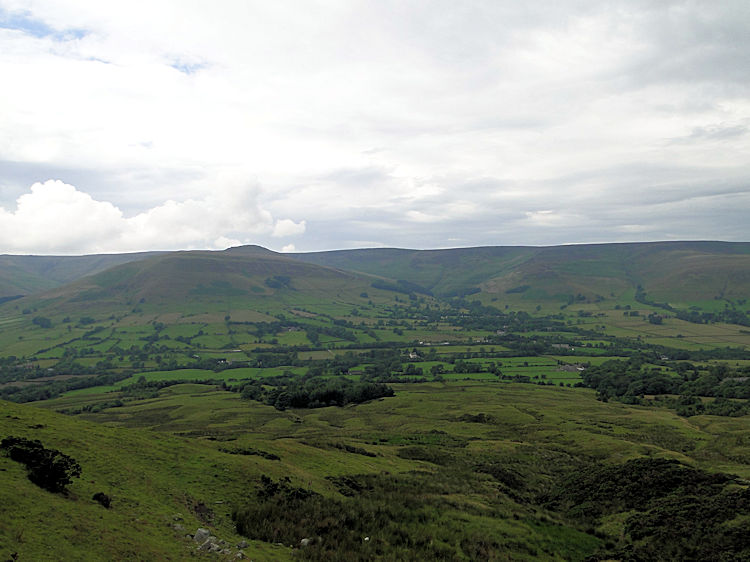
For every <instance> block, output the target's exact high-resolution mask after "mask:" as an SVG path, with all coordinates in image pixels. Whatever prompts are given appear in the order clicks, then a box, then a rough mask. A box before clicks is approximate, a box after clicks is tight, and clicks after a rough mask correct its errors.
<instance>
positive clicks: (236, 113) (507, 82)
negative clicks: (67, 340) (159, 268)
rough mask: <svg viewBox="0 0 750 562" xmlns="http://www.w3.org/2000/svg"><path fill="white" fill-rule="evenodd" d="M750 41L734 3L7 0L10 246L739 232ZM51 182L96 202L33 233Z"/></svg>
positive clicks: (277, 244)
mask: <svg viewBox="0 0 750 562" xmlns="http://www.w3.org/2000/svg"><path fill="white" fill-rule="evenodd" d="M747 29H750V10H748V9H747V3H746V2H744V1H734V0H726V1H722V2H692V1H688V0H684V1H683V0H667V1H664V2H651V1H646V0H643V1H641V0H627V1H626V0H604V1H600V2H594V1H591V2H589V1H583V2H564V3H559V4H555V5H552V4H550V3H544V4H536V3H519V2H516V1H510V0H507V1H504V0H487V1H483V0H476V1H472V2H467V3H459V4H457V3H455V2H448V1H447V0H436V1H435V2H430V3H408V2H407V3H404V2H395V1H389V0H385V1H382V2H370V1H357V0H347V1H336V0H330V1H329V0H326V1H324V2H316V3H308V2H301V3H291V4H288V3H278V2H277V3H274V2H266V3H262V2H261V3H248V2H245V1H243V0H226V1H224V2H222V3H221V4H220V5H211V4H208V3H192V2H191V3H185V2H177V1H176V0H152V1H149V2H144V1H140V0H134V1H133V2H130V3H128V4H127V5H124V4H123V5H121V6H120V5H116V4H113V3H106V2H104V3H103V2H94V1H93V0H37V1H35V2H33V3H29V2H24V1H21V0H0V75H1V76H3V88H0V107H2V108H3V111H0V206H2V207H4V208H5V209H7V210H6V211H4V212H3V214H2V215H0V221H1V222H0V232H2V233H3V235H2V238H0V252H17V251H29V252H41V251H58V250H55V248H65V251H69V252H74V251H78V252H84V251H89V250H88V249H90V248H92V247H93V246H92V242H91V238H92V236H93V234H92V233H94V232H96V231H97V228H99V227H101V228H102V229H103V230H102V233H100V234H99V238H100V240H101V241H102V242H101V244H100V245H98V246H97V247H100V248H102V249H106V250H108V251H115V250H118V249H121V248H135V247H138V249H151V248H154V249H156V248H162V247H166V246H169V247H178V246H180V247H182V246H181V245H182V244H187V245H190V246H191V247H205V248H214V247H217V246H221V245H222V244H225V243H226V244H229V243H234V242H237V241H239V242H245V241H247V242H253V243H258V244H263V245H268V246H271V247H273V248H281V247H284V246H288V245H289V244H290V242H289V241H288V240H284V237H287V236H295V239H294V245H295V247H296V248H298V249H299V250H301V251H305V250H318V249H331V248H339V247H356V246H362V245H372V246H382V245H388V246H409V247H447V246H459V245H460V246H470V245H480V244H560V243H574V242H594V241H596V242H606V241H623V240H653V239H674V238H683V239H684V238H690V239H725V240H748V236H749V232H748V229H747V226H746V223H747V220H746V218H745V216H744V215H745V214H746V213H747V211H750V161H748V158H747V154H750V101H749V100H750V73H748V72H747V61H748V60H750V35H749V34H748V33H747ZM49 178H58V179H60V180H61V181H63V182H65V183H67V184H71V185H75V186H76V192H77V193H78V195H76V194H73V195H70V197H68V198H66V199H64V200H63V201H59V202H58V203H54V205H67V206H68V207H70V206H74V203H73V201H74V200H75V201H76V202H77V203H75V205H80V206H85V205H93V203H97V202H99V203H101V204H102V205H106V203H105V202H108V203H109V205H110V206H111V208H105V207H104V206H101V207H99V206H96V210H97V212H96V213H93V214H92V216H91V219H90V220H88V219H87V220H80V221H71V223H70V224H69V225H68V229H67V230H66V233H65V235H64V236H62V235H61V236H60V237H58V238H59V240H61V241H62V240H65V243H64V244H59V245H57V246H55V245H54V244H52V242H51V241H50V240H49V237H47V236H37V235H35V234H32V233H28V232H26V231H24V230H22V228H23V227H24V225H28V224H34V225H36V224H37V222H35V221H38V217H41V216H42V210H41V208H40V209H38V210H36V211H35V212H34V213H32V214H27V212H26V211H25V210H24V208H23V207H22V206H21V200H22V199H21V198H23V197H25V196H27V195H28V196H29V197H32V199H33V197H35V195H34V193H35V192H34V191H32V192H31V193H28V190H29V186H30V185H32V184H37V183H39V182H46V180H48V179H49ZM227 178H229V179H227ZM246 178H250V179H251V182H250V184H251V185H253V186H256V187H254V188H251V189H248V188H245V187H243V188H235V187H232V186H238V185H239V186H245V185H247V181H246ZM260 185H262V189H260V188H258V187H257V186H260ZM86 194H88V195H89V196H90V199H91V201H93V203H87V202H86V201H85V195H86ZM58 195H59V196H62V195H63V193H62V190H61V191H60V193H58ZM39 197H40V199H39V201H41V200H42V199H43V200H44V201H47V202H49V204H48V205H47V203H45V204H44V205H42V204H41V203H38V205H40V206H41V207H43V208H45V209H47V210H48V212H50V213H54V205H53V203H52V201H57V199H55V198H54V197H53V195H52V194H49V195H45V196H44V197H43V198H42V196H41V195H40V196H39ZM23 201H26V200H25V199H23ZM29 205H30V203H29ZM66 208H67V207H66ZM75 208H76V209H78V208H79V207H75ZM118 210H119V211H120V212H121V215H122V216H121V217H120V218H119V219H115V218H108V219H104V218H102V217H114V214H115V213H116V212H117V211H118ZM45 212H47V211H45ZM108 213H109V214H108ZM265 213H269V214H270V216H267V215H266V214H265ZM222 215H223V216H224V220H225V222H224V223H223V224H224V226H221V227H220V224H221V221H220V220H219V219H218V218H217V217H219V216H222ZM19 216H20V217H21V218H22V219H23V221H22V220H21V218H19ZM200 216H208V217H214V218H212V219H210V220H201V219H200V218H199V217H200ZM271 217H280V218H281V220H276V219H274V218H271ZM97 221H100V222H97ZM11 224H12V225H13V226H14V227H13V228H11V226H9V225H11ZM111 225H119V226H117V228H116V229H115V231H116V232H117V233H119V234H111V232H110V231H111V228H110V230H107V228H108V227H111ZM123 225H126V226H123ZM35 228H42V227H41V226H36V227H35ZM42 232H49V231H44V230H43V231H42ZM75 233H78V234H75ZM59 251H63V250H62V249H61V250H59Z"/></svg>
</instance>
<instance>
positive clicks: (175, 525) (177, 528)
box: [172, 523, 185, 533]
mask: <svg viewBox="0 0 750 562" xmlns="http://www.w3.org/2000/svg"><path fill="white" fill-rule="evenodd" d="M172 528H173V529H174V530H175V531H178V532H180V533H183V532H185V527H183V526H182V525H180V524H179V523H173V524H172Z"/></svg>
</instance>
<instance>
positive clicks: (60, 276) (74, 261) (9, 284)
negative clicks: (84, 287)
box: [0, 252, 160, 299]
mask: <svg viewBox="0 0 750 562" xmlns="http://www.w3.org/2000/svg"><path fill="white" fill-rule="evenodd" d="M159 253H160V252H139V253H131V254H99V255H90V256H11V255H3V256H0V299H3V298H7V297H13V296H17V295H28V294H31V293H36V292H40V291H44V290H48V289H52V288H54V287H59V286H60V285H64V284H66V283H70V282H72V281H75V280H76V279H80V278H81V277H85V276H86V275H92V274H94V273H97V272H99V271H104V270H105V269H109V268H110V267H114V266H116V265H120V264H124V263H128V262H132V261H138V260H142V259H146V258H148V257H150V256H154V255H157V254H159Z"/></svg>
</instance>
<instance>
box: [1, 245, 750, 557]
mask: <svg viewBox="0 0 750 562" xmlns="http://www.w3.org/2000/svg"><path fill="white" fill-rule="evenodd" d="M749 298H750V243H726V242H654V243H639V244H636V243H633V244H601V245H576V246H557V247H546V248H539V247H484V248H462V249H451V250H400V249H366V250H341V251H334V252H317V253H305V254H278V253H275V252H272V251H270V250H266V249H264V248H260V247H257V246H245V247H238V248H231V249H229V250H226V251H222V252H207V251H185V252H168V253H167V252H160V253H141V254H122V255H112V256H79V257H55V256H0V408H1V410H0V439H2V443H0V449H2V454H0V472H2V478H1V479H0V506H1V507H0V512H1V516H0V557H2V559H3V560H5V559H10V560H62V559H64V560H113V559H140V560H184V559H186V558H188V557H193V556H195V557H207V558H216V559H238V557H242V556H245V557H247V558H250V559H253V560H292V559H302V560H373V559H382V560H415V559H418V560H586V559H589V560H611V559H616V560H617V559H619V560H679V559H685V560H687V559H692V560H697V559H700V560H743V559H748V557H750V541H748V539H747V537H748V536H750V533H748V531H750V488H749V487H748V486H749V484H750V482H749V481H748V479H750V432H749V431H748V420H749V419H750V418H749V417H748V415H750V402H749V400H750V302H748V299H749Z"/></svg>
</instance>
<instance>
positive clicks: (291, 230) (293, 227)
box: [272, 219, 306, 238]
mask: <svg viewBox="0 0 750 562" xmlns="http://www.w3.org/2000/svg"><path fill="white" fill-rule="evenodd" d="M305 228H306V223H305V221H300V222H298V223H297V222H294V221H293V220H291V219H281V220H277V221H276V224H275V225H274V227H273V234H272V236H275V237H277V238H282V237H284V236H296V235H298V234H303V233H304V232H305Z"/></svg>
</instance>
